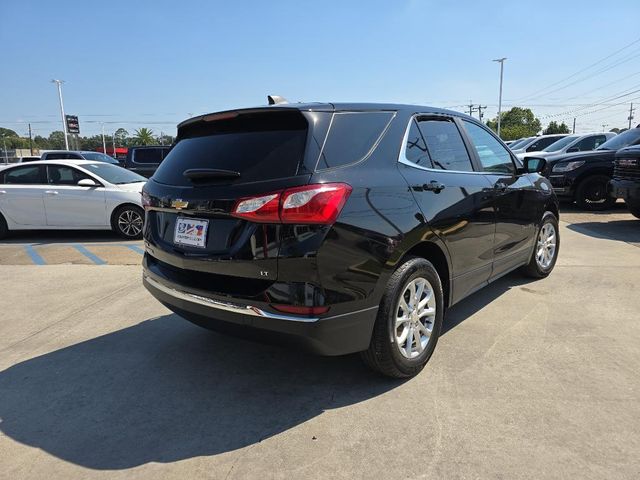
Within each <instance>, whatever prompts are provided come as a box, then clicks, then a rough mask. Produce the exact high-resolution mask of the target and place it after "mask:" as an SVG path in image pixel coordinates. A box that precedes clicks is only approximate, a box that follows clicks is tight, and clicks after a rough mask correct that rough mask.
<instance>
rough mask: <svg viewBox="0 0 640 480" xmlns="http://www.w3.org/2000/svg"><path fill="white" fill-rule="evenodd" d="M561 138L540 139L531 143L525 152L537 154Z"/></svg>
mask: <svg viewBox="0 0 640 480" xmlns="http://www.w3.org/2000/svg"><path fill="white" fill-rule="evenodd" d="M561 138H562V137H542V138H541V139H539V140H537V141H535V142H533V143H532V144H531V146H530V147H529V148H527V152H539V151H540V150H542V149H543V148H547V147H548V146H549V145H551V144H552V143H555V142H557V141H558V140H560V139H561Z"/></svg>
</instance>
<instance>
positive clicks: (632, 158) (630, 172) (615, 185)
mask: <svg viewBox="0 0 640 480" xmlns="http://www.w3.org/2000/svg"><path fill="white" fill-rule="evenodd" d="M610 186H611V196H612V197H613V198H623V199H624V203H626V204H627V207H628V208H629V211H630V212H631V214H632V215H633V216H634V217H637V218H640V145H636V146H635V147H627V148H622V149H620V150H618V151H617V152H616V159H615V163H614V166H613V180H611V182H610Z"/></svg>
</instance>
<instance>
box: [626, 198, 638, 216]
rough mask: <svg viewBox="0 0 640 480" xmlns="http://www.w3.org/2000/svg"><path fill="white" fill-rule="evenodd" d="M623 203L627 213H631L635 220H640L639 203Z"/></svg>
mask: <svg viewBox="0 0 640 480" xmlns="http://www.w3.org/2000/svg"><path fill="white" fill-rule="evenodd" d="M625 203H626V204H627V208H628V209H629V212H631V215H633V216H634V217H636V218H640V201H638V202H629V201H625Z"/></svg>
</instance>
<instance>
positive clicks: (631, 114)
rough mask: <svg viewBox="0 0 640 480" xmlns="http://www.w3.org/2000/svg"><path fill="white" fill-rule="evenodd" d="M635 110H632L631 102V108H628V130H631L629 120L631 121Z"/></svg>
mask: <svg viewBox="0 0 640 480" xmlns="http://www.w3.org/2000/svg"><path fill="white" fill-rule="evenodd" d="M634 110H635V108H633V102H631V106H630V107H629V118H628V119H627V120H629V130H631V120H633V111H634Z"/></svg>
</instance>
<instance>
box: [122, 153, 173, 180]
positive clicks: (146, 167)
mask: <svg viewBox="0 0 640 480" xmlns="http://www.w3.org/2000/svg"><path fill="white" fill-rule="evenodd" d="M170 149H171V147H169V146H163V145H154V146H145V147H129V149H128V150H127V158H125V160H124V163H123V164H122V166H123V167H124V168H126V169H127V170H131V171H132V172H136V173H137V174H138V175H142V176H143V177H147V178H149V177H150V176H151V175H153V174H154V172H155V171H156V170H157V168H158V165H160V164H161V163H162V161H163V160H164V157H166V156H167V154H168V153H169V150H170Z"/></svg>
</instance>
